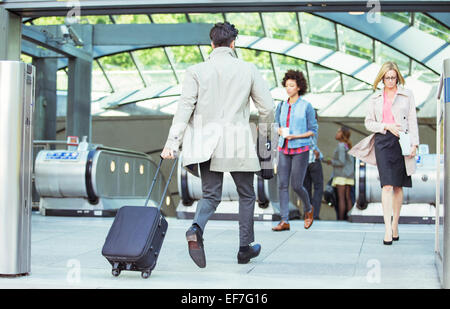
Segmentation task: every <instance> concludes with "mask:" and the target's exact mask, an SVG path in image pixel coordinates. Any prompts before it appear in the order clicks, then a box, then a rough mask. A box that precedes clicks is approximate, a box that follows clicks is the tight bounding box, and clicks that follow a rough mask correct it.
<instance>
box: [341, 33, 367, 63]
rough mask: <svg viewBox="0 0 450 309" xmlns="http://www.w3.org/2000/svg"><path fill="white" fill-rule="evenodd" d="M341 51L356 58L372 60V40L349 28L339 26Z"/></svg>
mask: <svg viewBox="0 0 450 309" xmlns="http://www.w3.org/2000/svg"><path fill="white" fill-rule="evenodd" d="M337 29H338V34H339V50H340V51H342V52H344V53H346V54H349V55H353V56H356V57H360V58H363V59H366V60H372V39H371V38H369V37H368V36H365V35H363V34H361V33H358V32H356V31H354V30H351V29H349V28H347V27H344V26H341V25H337Z"/></svg>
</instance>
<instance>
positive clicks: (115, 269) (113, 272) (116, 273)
mask: <svg viewBox="0 0 450 309" xmlns="http://www.w3.org/2000/svg"><path fill="white" fill-rule="evenodd" d="M112 275H113V276H114V277H118V276H119V275H120V269H117V268H113V270H112Z"/></svg>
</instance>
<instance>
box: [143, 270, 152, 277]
mask: <svg viewBox="0 0 450 309" xmlns="http://www.w3.org/2000/svg"><path fill="white" fill-rule="evenodd" d="M150 274H151V271H143V272H142V273H141V277H142V278H144V279H147V278H148V277H150Z"/></svg>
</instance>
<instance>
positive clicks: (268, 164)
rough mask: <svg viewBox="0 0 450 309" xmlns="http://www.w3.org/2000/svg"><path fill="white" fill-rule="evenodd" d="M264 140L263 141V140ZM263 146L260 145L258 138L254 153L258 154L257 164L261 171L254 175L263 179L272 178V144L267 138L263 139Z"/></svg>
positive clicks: (259, 138)
mask: <svg viewBox="0 0 450 309" xmlns="http://www.w3.org/2000/svg"><path fill="white" fill-rule="evenodd" d="M263 140H264V139H263ZM265 140H266V142H265V143H264V145H261V144H260V143H261V137H260V136H258V139H257V141H256V147H257V149H256V153H257V154H258V159H259V163H260V165H261V171H259V172H256V175H258V176H261V177H262V178H263V179H272V178H273V163H272V154H271V151H272V143H271V142H270V140H269V139H268V138H266V139H265Z"/></svg>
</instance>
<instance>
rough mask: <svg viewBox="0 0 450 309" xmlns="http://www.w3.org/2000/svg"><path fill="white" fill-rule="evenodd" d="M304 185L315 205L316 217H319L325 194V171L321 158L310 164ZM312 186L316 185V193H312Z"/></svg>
mask: <svg viewBox="0 0 450 309" xmlns="http://www.w3.org/2000/svg"><path fill="white" fill-rule="evenodd" d="M303 186H304V187H305V189H306V191H308V194H309V199H310V200H311V204H312V205H313V207H314V219H318V218H319V213H320V206H321V205H322V196H323V171H322V162H321V161H320V159H316V160H315V161H314V162H311V163H309V164H308V169H307V170H306V175H305V180H304V182H303ZM312 187H314V195H313V194H312Z"/></svg>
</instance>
